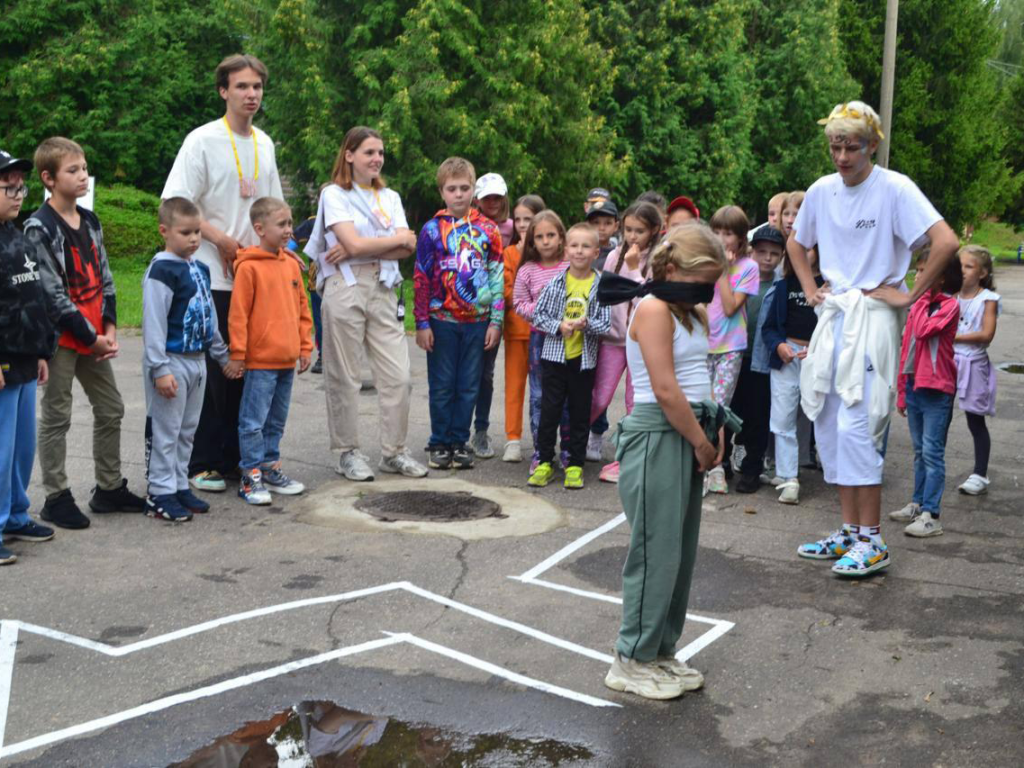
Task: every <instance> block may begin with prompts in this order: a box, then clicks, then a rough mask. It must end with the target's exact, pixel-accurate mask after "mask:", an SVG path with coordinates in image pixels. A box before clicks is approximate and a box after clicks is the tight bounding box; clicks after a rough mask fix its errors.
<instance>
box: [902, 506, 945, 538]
mask: <svg viewBox="0 0 1024 768" xmlns="http://www.w3.org/2000/svg"><path fill="white" fill-rule="evenodd" d="M903 532H904V533H905V534H907V536H913V537H915V538H918V539H926V538H928V537H929V536H941V535H942V523H940V522H939V521H938V519H937V518H934V517H932V513H931V512H922V513H921V514H920V515H918V516H917V517H916V518H915V519H914V522H912V523H911V524H910V525H908V526H907V527H906V528H904V529H903Z"/></svg>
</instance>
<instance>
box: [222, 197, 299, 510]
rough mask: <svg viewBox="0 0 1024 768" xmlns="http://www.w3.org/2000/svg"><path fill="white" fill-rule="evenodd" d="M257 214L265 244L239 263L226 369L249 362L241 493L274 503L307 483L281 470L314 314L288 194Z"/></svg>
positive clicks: (255, 208)
mask: <svg viewBox="0 0 1024 768" xmlns="http://www.w3.org/2000/svg"><path fill="white" fill-rule="evenodd" d="M249 219H250V221H251V222H252V226H253V229H255V230H256V234H257V235H259V238H260V244H259V246H256V247H253V248H243V249H242V250H240V251H239V252H238V258H237V259H236V261H235V287H234V293H233V294H232V296H231V311H230V313H229V314H228V328H229V332H228V337H229V338H230V339H231V362H230V363H228V365H227V367H226V368H225V370H224V374H225V375H226V376H227V377H228V378H231V377H233V376H236V375H237V374H238V373H239V372H240V371H241V369H242V367H243V366H244V368H245V371H246V373H245V387H244V389H243V390H242V405H241V408H240V409H239V412H238V446H239V451H240V452H241V455H242V458H241V462H240V463H241V467H240V468H241V470H242V479H241V481H240V484H239V487H238V495H239V496H240V497H241V498H243V499H245V501H246V502H247V503H249V504H259V505H263V504H270V502H271V498H270V491H273V492H274V493H280V494H284V495H288V496H292V495H295V494H299V493H302V492H303V491H304V490H306V487H305V486H304V485H303V484H302V483H300V482H298V481H296V480H292V479H291V478H289V477H288V476H287V475H285V474H284V472H282V471H281V452H280V444H281V437H282V436H283V435H284V425H285V422H286V421H287V420H288V405H289V401H290V400H291V394H292V382H293V381H294V380H295V363H296V361H298V364H299V373H304V372H305V371H306V369H307V368H309V364H310V358H311V356H312V354H313V335H312V332H313V318H312V317H311V316H310V314H309V301H308V300H307V298H306V289H305V288H304V287H303V285H302V273H301V272H300V270H299V264H298V262H297V261H295V259H293V258H291V257H290V256H288V255H287V254H286V253H285V251H284V248H285V246H286V245H287V244H288V241H289V239H290V238H291V236H292V212H291V209H290V208H289V207H288V204H287V203H285V202H284V201H283V200H278V199H277V198H273V197H261V198H260V199H259V200H257V201H256V202H255V203H253V204H252V208H251V209H250V210H249Z"/></svg>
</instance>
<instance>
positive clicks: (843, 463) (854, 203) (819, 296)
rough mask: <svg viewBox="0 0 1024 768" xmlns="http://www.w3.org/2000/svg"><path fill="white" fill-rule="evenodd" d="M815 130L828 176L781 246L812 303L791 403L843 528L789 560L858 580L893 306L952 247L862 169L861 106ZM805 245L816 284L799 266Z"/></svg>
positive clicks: (941, 230)
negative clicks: (821, 133) (908, 281)
mask: <svg viewBox="0 0 1024 768" xmlns="http://www.w3.org/2000/svg"><path fill="white" fill-rule="evenodd" d="M819 122H820V123H822V124H824V126H825V136H826V138H827V139H828V142H829V151H830V153H831V155H832V162H833V164H834V165H835V167H836V171H837V173H834V174H831V175H829V176H824V177H822V178H820V179H818V180H817V181H816V182H815V183H814V184H813V185H812V186H811V188H810V189H808V190H807V196H806V197H805V198H804V202H803V205H802V206H801V207H800V213H799V214H798V215H797V218H796V222H795V224H794V227H793V233H792V235H791V236H790V238H789V242H788V244H787V249H788V252H789V258H790V260H791V262H792V265H793V269H794V271H795V272H796V274H797V276H798V278H799V279H800V284H801V286H802V287H803V289H804V292H805V294H806V295H807V296H808V297H809V301H810V303H811V305H812V306H817V305H821V309H819V320H818V325H817V328H816V329H815V331H814V335H813V336H812V337H811V343H810V345H809V347H808V350H807V357H806V358H805V360H804V363H803V368H802V371H801V380H800V389H801V401H802V405H803V408H804V411H805V412H806V413H807V415H808V417H809V418H811V419H812V420H813V421H814V434H815V437H816V438H817V443H818V455H819V458H820V459H821V463H822V467H823V469H824V472H825V481H826V482H828V483H831V484H833V485H836V486H837V487H838V491H839V504H840V507H841V508H842V517H843V525H842V527H841V528H839V529H838V530H837V531H835V532H833V533H831V534H830V535H828V536H826V537H825V538H823V539H821V540H820V541H816V542H812V543H809V544H803V545H801V546H800V548H799V549H798V551H797V554H799V555H800V556H801V557H806V558H811V559H817V560H831V559H836V558H838V562H836V563H835V565H833V567H832V571H833V572H834V573H836V574H839V575H841V576H850V577H862V576H867V575H868V574H871V573H874V572H875V571H878V570H880V569H882V568H885V567H887V566H888V565H889V562H890V558H889V551H888V548H887V547H886V545H885V542H884V541H883V539H882V536H881V531H880V528H879V519H880V516H881V491H882V468H883V463H884V452H885V441H886V438H887V434H888V425H889V416H890V414H891V412H892V407H893V405H894V403H895V399H896V373H897V369H898V367H899V350H900V330H901V314H902V313H901V310H903V309H905V308H907V307H909V306H910V305H912V304H913V303H914V302H915V301H916V300H917V299H918V298H919V297H920V296H921V295H923V294H924V293H925V292H926V291H927V290H928V289H929V288H930V287H931V285H932V284H933V283H934V281H935V279H936V278H937V277H938V276H939V275H940V274H942V271H943V270H944V269H945V268H946V264H947V263H948V262H949V260H950V259H952V258H954V256H955V255H956V250H957V248H958V246H959V243H958V241H957V237H956V235H955V234H954V233H953V230H952V229H950V227H949V225H948V224H946V222H945V221H944V220H943V219H942V216H941V215H940V214H939V213H938V211H936V210H935V208H934V207H933V206H932V204H931V203H930V202H929V201H928V198H926V197H925V196H924V194H923V193H922V192H921V190H920V189H918V188H917V186H916V185H915V184H914V182H913V181H911V180H910V179H909V178H907V177H906V176H904V175H903V174H900V173H896V172H894V171H890V170H888V169H885V168H881V167H879V166H876V165H874V164H873V163H872V155H874V153H875V150H876V149H877V148H878V143H879V140H880V139H882V138H883V137H882V130H881V121H880V120H879V118H878V115H877V113H876V112H875V111H874V110H873V109H872V108H871V107H869V106H868V105H867V104H864V103H863V102H860V101H851V102H849V103H847V104H839V105H837V106H836V107H835V109H833V110H832V113H831V114H830V115H829V116H828V117H827V118H825V119H824V120H821V121H819ZM926 242H930V243H931V257H930V258H929V260H928V264H927V267H926V268H925V269H924V271H922V272H919V273H918V275H917V279H916V281H915V283H914V288H913V290H911V291H909V292H907V291H906V290H904V289H901V285H902V283H903V278H904V276H905V275H906V273H907V270H908V269H909V267H910V254H911V251H912V250H914V249H917V248H920V247H922V246H923V245H924V244H925V243H926ZM814 246H817V248H818V253H819V264H820V267H821V272H822V275H824V277H825V280H826V283H825V286H824V287H822V288H818V287H817V285H816V283H815V281H814V277H813V275H812V274H811V268H810V265H809V263H808V260H807V250H808V249H810V248H812V247H814Z"/></svg>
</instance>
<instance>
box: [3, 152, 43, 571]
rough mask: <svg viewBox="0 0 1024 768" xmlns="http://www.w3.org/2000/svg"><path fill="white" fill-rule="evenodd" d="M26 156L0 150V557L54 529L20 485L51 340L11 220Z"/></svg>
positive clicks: (24, 482)
mask: <svg viewBox="0 0 1024 768" xmlns="http://www.w3.org/2000/svg"><path fill="white" fill-rule="evenodd" d="M31 171H32V163H30V162H29V161H28V160H19V159H18V158H16V157H12V156H11V155H10V154H8V153H7V152H4V151H3V150H0V565H10V564H11V563H13V562H14V561H15V560H17V559H18V557H17V555H15V554H14V553H13V552H11V551H10V550H9V549H7V547H5V546H4V543H5V542H10V541H48V540H49V539H52V538H53V529H52V528H47V527H46V526H45V525H39V524H38V523H36V522H35V521H33V520H32V519H31V518H29V516H28V507H29V500H28V494H26V492H25V490H26V489H27V488H28V480H29V477H30V476H31V474H32V464H33V462H34V461H35V452H36V385H37V383H38V384H45V383H46V379H47V376H48V374H49V369H48V367H47V365H46V361H47V360H48V359H49V358H50V357H51V356H52V355H53V348H54V344H55V342H56V335H55V333H54V325H53V318H52V317H51V316H50V306H51V305H50V303H49V302H48V301H47V298H46V293H45V292H44V291H43V283H42V280H41V277H40V274H39V265H38V262H39V258H38V257H37V256H36V250H35V247H34V246H33V245H32V244H31V243H29V241H28V240H26V239H25V236H24V235H22V234H21V232H20V231H18V229H17V227H15V226H14V220H15V219H16V218H18V213H19V212H20V211H21V204H22V201H23V200H24V199H25V197H26V195H28V187H27V186H25V175H26V174H27V173H30V172H31Z"/></svg>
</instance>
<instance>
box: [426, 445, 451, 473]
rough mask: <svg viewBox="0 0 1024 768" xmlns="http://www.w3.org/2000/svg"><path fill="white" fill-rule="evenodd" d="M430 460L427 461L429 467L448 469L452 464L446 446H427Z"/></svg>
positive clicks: (449, 452) (448, 449) (449, 451)
mask: <svg viewBox="0 0 1024 768" xmlns="http://www.w3.org/2000/svg"><path fill="white" fill-rule="evenodd" d="M427 453H428V455H429V457H430V460H429V461H428V462H427V463H428V464H429V465H430V468H431V469H450V468H451V466H452V452H451V449H450V448H448V446H445V445H435V446H432V447H428V448H427Z"/></svg>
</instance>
